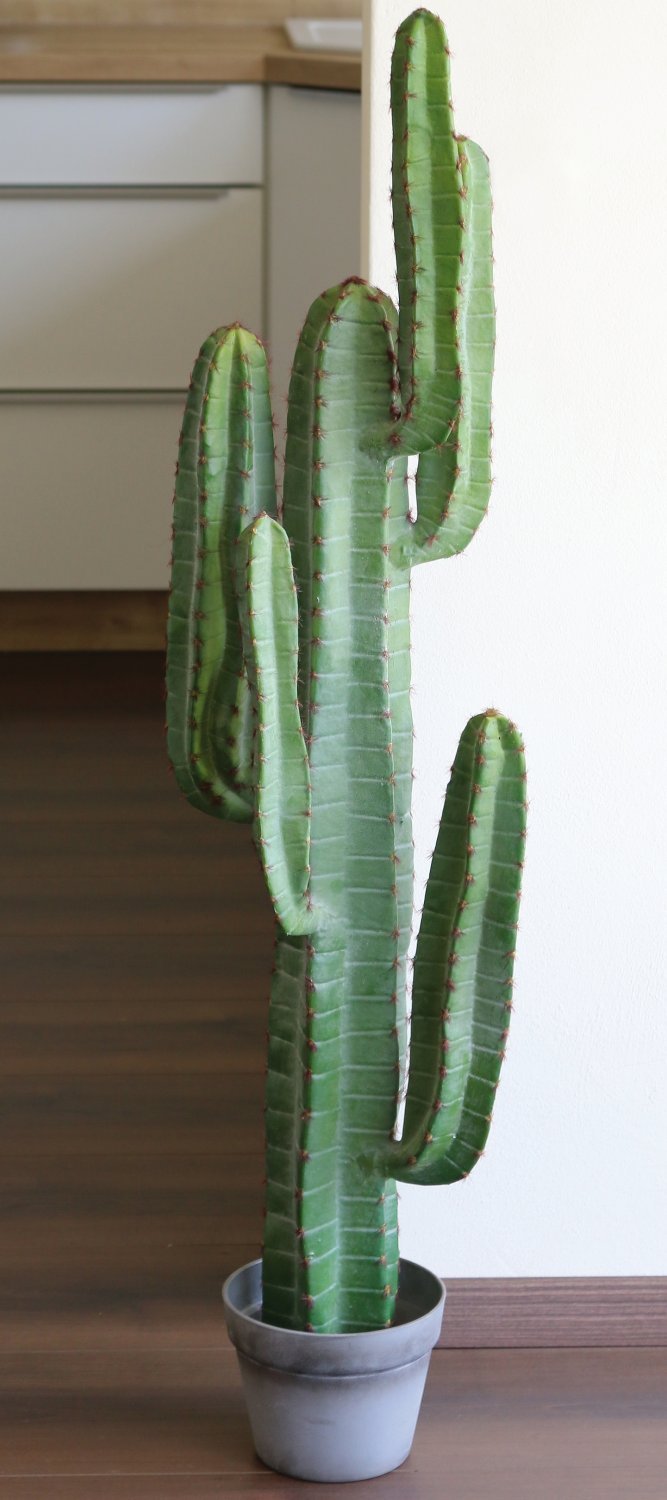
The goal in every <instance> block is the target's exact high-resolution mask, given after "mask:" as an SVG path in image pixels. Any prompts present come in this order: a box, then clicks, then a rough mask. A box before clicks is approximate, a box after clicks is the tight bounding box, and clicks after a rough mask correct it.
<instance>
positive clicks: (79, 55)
mask: <svg viewBox="0 0 667 1500" xmlns="http://www.w3.org/2000/svg"><path fill="white" fill-rule="evenodd" d="M160 83H163V84H172V85H173V84H185V85H187V84H190V85H192V84H204V85H206V84H220V83H283V84H292V85H296V86H297V87H298V86H300V87H304V88H323V89H344V90H350V91H354V92H358V91H359V90H360V89H361V59H360V58H359V57H357V56H354V55H351V54H349V53H347V54H345V53H333V52H326V53H323V52H298V51H296V50H295V49H293V48H291V47H290V46H289V44H288V42H287V41H286V39H284V38H283V35H282V32H281V30H280V28H279V27H225V26H198V27H192V26H160V27H157V26H136V27H129V26H65V25H58V26H50V27H46V26H34V27H15V26H0V86H2V85H4V86H5V87H6V86H7V85H9V86H17V85H28V86H30V85H32V86H36V85H40V84H58V85H61V86H62V85H67V84H73V85H81V84H149V85H150V84H152V85H155V84H160Z"/></svg>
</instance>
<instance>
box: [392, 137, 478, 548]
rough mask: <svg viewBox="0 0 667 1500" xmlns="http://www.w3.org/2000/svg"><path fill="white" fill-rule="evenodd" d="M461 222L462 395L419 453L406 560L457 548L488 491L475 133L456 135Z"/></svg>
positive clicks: (472, 528) (458, 324) (404, 542)
mask: <svg viewBox="0 0 667 1500" xmlns="http://www.w3.org/2000/svg"><path fill="white" fill-rule="evenodd" d="M458 149H459V153H460V162H461V172H462V178H463V187H464V195H465V196H464V213H465V216H466V230H465V233H464V249H463V259H462V264H461V268H460V270H461V276H460V285H461V294H460V298H459V307H458V309H457V311H456V321H455V324H454V326H455V329H456V339H457V357H458V366H459V371H460V382H461V390H460V403H459V408H458V412H457V415H456V419H455V421H454V424H453V427H452V429H451V432H450V433H449V435H448V437H447V438H446V439H445V441H444V442H443V443H440V444H438V445H437V446H436V447H435V448H433V449H432V450H431V451H429V452H423V453H421V454H420V456H419V465H418V469H417V476H416V498H417V515H416V518H415V520H414V521H412V520H407V522H406V526H405V528H404V531H403V533H402V535H401V536H400V538H399V540H398V541H397V542H396V544H395V546H394V554H393V561H394V562H395V564H396V565H397V566H398V567H409V566H410V565H412V564H415V563H419V562H429V561H433V559H434V558H438V557H451V556H453V555H454V554H455V553H457V552H462V551H463V549H464V547H467V545H468V542H469V541H470V540H471V538H472V537H473V536H474V534H475V532H476V530H477V528H478V526H479V524H480V522H481V521H482V520H483V519H484V516H485V515H486V511H487V508H488V504H489V498H490V495H491V386H492V380H493V362H494V349H495V305H494V295H493V251H492V240H491V184H490V181H489V163H488V160H487V158H486V156H485V155H484V152H483V151H482V150H481V148H480V147H479V146H476V145H475V143H474V141H467V140H463V139H461V140H459V142H458Z"/></svg>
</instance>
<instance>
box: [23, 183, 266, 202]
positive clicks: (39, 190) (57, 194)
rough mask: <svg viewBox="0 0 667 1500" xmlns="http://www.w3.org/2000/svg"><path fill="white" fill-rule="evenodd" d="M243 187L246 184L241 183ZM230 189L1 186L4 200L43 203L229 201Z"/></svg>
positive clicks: (167, 185) (191, 186)
mask: <svg viewBox="0 0 667 1500" xmlns="http://www.w3.org/2000/svg"><path fill="white" fill-rule="evenodd" d="M239 185H240V186H241V187H244V186H245V183H241V184H239ZM231 191H232V190H231V188H228V187H214V186H211V185H203V186H197V185H195V184H190V185H187V184H178V183H176V184H174V185H172V184H169V183H166V184H164V185H163V186H161V187H151V186H150V185H139V186H132V187H96V186H95V184H94V183H93V184H90V185H86V186H85V187H68V186H67V184H64V185H63V186H58V187H53V186H51V187H31V186H25V187H24V186H22V185H21V184H18V185H16V186H11V187H9V186H4V187H3V186H0V198H37V199H39V200H40V201H41V200H44V199H49V198H57V199H63V198H67V199H69V198H82V199H86V198H118V199H124V198H138V199H146V198H158V199H159V198H163V199H164V198H190V199H197V198H228V197H229V194H230V192H231Z"/></svg>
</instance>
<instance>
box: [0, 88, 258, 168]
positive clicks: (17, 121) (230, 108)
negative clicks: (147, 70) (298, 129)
mask: <svg viewBox="0 0 667 1500" xmlns="http://www.w3.org/2000/svg"><path fill="white" fill-rule="evenodd" d="M262 139H263V131H262V90H261V87H260V86H259V85H258V84H229V85H227V86H224V87H220V88H200V89H178V90H169V89H118V88H116V89H98V88H95V89H78V90H77V89H32V88H28V87H25V86H22V87H21V89H20V90H16V91H13V90H11V89H6V90H0V185H3V186H31V185H39V186H54V187H56V186H61V185H67V186H70V187H74V186H82V187H83V186H87V185H99V186H114V185H117V186H120V185H129V186H133V185H137V186H139V185H148V186H150V185H155V186H165V185H169V184H179V185H180V184H190V185H193V184H194V185H196V184H204V183H210V184H216V183H219V184H220V185H222V186H233V185H234V184H235V183H251V184H261V182H262V174H263V168H262Z"/></svg>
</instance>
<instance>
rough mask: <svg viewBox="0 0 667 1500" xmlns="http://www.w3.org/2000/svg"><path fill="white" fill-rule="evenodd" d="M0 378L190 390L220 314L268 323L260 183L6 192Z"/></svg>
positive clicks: (0, 265) (0, 213)
mask: <svg viewBox="0 0 667 1500" xmlns="http://www.w3.org/2000/svg"><path fill="white" fill-rule="evenodd" d="M0 225H1V226H2V242H3V255H2V258H1V260H0V389H2V390H10V391H16V390H40V389H41V390H43V389H54V390H65V389H74V390H90V389H104V390H108V389H120V390H136V389H141V388H147V387H148V388H155V387H159V388H168V389H173V390H176V391H179V392H180V391H182V390H183V389H184V388H185V386H186V385H187V381H188V377H189V373H190V369H191V367H192V363H193V360H194V357H195V354H196V352H197V349H198V347H199V344H200V343H201V342H202V340H203V339H204V338H205V337H206V335H207V334H208V333H210V331H211V329H212V328H215V327H216V326H218V325H219V324H222V323H227V322H235V321H237V320H238V321H239V322H242V323H246V324H247V325H248V326H249V327H250V328H251V329H253V330H254V331H256V332H261V326H262V192H261V189H259V188H245V189H244V188H239V189H232V190H222V191H212V190H206V189H200V190H194V191H193V193H192V194H191V195H187V196H184V195H182V194H181V195H176V196H174V195H173V193H162V194H160V193H157V194H155V195H150V194H149V195H145V194H143V195H141V196H139V197H137V196H132V195H129V196H116V195H114V194H112V195H107V196H105V195H104V194H102V195H101V196H94V195H92V194H90V193H85V195H83V196H79V197H77V196H76V195H74V196H69V197H61V196H58V197H57V198H51V199H49V198H44V197H42V196H40V195H37V196H35V197H32V198H23V197H18V198H11V199H9V198H6V199H4V201H0Z"/></svg>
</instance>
